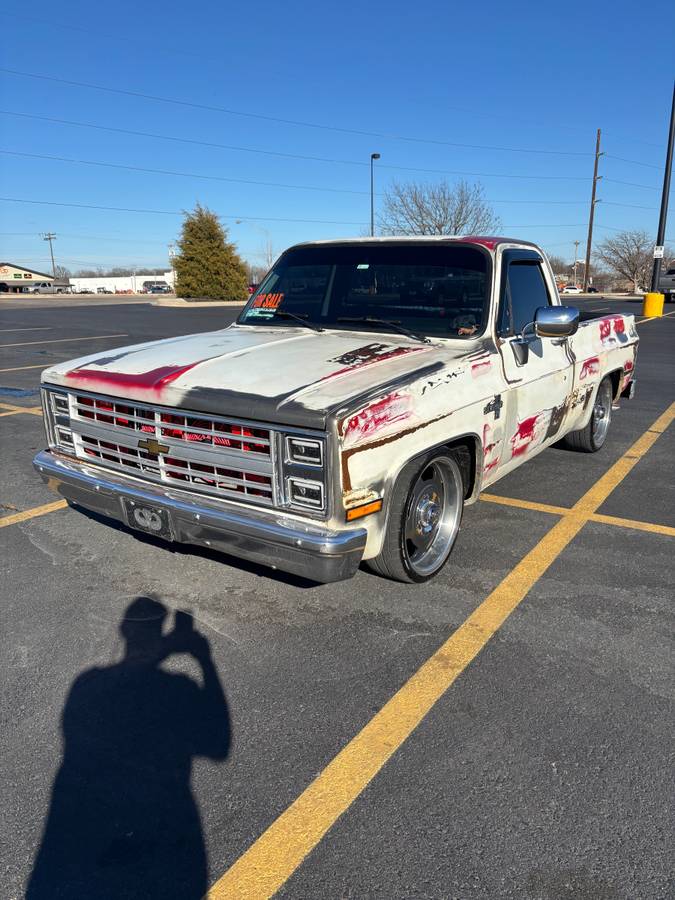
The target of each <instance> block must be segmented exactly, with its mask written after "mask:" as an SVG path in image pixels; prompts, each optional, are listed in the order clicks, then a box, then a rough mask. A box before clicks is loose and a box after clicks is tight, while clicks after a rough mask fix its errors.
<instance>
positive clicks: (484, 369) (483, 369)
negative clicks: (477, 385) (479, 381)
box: [471, 359, 492, 378]
mask: <svg viewBox="0 0 675 900" xmlns="http://www.w3.org/2000/svg"><path fill="white" fill-rule="evenodd" d="M491 366H492V361H491V360H490V359H484V360H481V361H480V362H475V363H473V364H472V365H471V375H472V376H473V377H474V378H480V376H481V375H487V373H488V372H489V371H490V368H491Z"/></svg>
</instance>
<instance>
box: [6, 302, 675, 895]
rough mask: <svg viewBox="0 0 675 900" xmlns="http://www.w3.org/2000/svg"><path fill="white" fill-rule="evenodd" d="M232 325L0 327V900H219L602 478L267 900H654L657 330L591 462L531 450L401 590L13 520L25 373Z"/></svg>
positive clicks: (36, 314) (671, 438) (160, 322)
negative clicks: (602, 487) (506, 611)
mask: <svg viewBox="0 0 675 900" xmlns="http://www.w3.org/2000/svg"><path fill="white" fill-rule="evenodd" d="M66 300H67V298H66ZM576 300H577V298H575V301H576ZM581 305H583V306H585V307H586V308H590V309H598V310H601V309H603V308H604V307H607V306H608V305H611V309H612V311H617V312H631V313H633V314H636V316H638V318H641V316H640V315H639V314H640V304H639V303H635V302H632V303H631V302H620V301H616V300H612V301H606V300H604V299H603V298H602V297H598V298H597V299H596V298H594V299H593V300H584V301H581ZM237 312H238V310H232V309H228V308H226V307H223V306H218V307H214V308H208V307H206V308H205V307H199V308H190V307H186V308H182V307H157V306H152V305H150V304H149V303H139V302H131V301H127V300H124V301H123V302H114V301H113V300H112V299H111V298H106V301H105V302H104V303H101V302H100V301H98V300H97V299H95V298H90V302H84V303H82V302H77V303H73V302H60V301H59V300H56V299H54V300H51V298H50V300H49V301H47V300H46V299H45V298H40V302H36V301H35V300H33V299H31V301H30V303H29V304H27V305H23V304H22V303H21V301H19V300H7V299H5V298H2V300H1V301H0V345H1V346H0V353H1V357H0V404H2V406H0V449H1V451H2V461H3V467H2V477H1V481H0V541H1V542H2V551H1V552H2V559H3V563H4V566H3V568H4V576H5V577H4V589H3V599H2V604H1V605H0V611H1V614H2V623H1V628H0V635H1V638H0V640H1V642H2V645H1V646H2V652H1V653H0V664H1V665H2V729H1V734H2V739H1V740H2V760H3V778H2V783H1V787H0V808H2V811H3V814H2V817H0V840H1V842H2V844H3V846H4V849H5V853H4V858H5V861H4V865H3V868H2V870H1V873H0V895H1V896H2V897H6V898H20V897H23V896H26V895H27V896H29V897H31V898H50V900H51V898H61V897H68V898H71V897H78V898H79V897H82V898H84V897H86V898H99V897H110V898H116V900H118V898H132V897H133V898H137V897H138V898H140V897H143V898H155V897H158V898H159V897H162V898H163V900H167V898H181V900H182V898H191V897H195V898H197V897H201V896H203V894H204V893H205V891H206V890H207V889H208V888H209V887H213V886H215V887H213V893H212V897H214V898H216V897H217V898H220V897H225V896H246V894H245V893H243V892H240V893H238V894H237V893H236V892H228V891H229V889H227V888H225V887H223V885H224V884H226V882H223V881H220V879H221V878H222V876H223V875H225V873H227V872H228V871H229V870H230V869H231V867H232V866H233V865H235V864H236V863H237V861H238V860H240V859H241V858H242V856H243V855H244V854H246V853H247V851H250V848H252V847H254V848H255V847H258V846H260V844H259V843H257V842H258V841H259V838H260V836H261V835H263V834H264V833H265V832H266V829H268V828H269V827H270V826H271V825H272V824H273V823H274V822H275V821H276V820H278V819H279V817H280V816H282V817H283V816H284V815H286V816H287V814H286V811H287V810H288V808H289V807H290V806H291V804H293V803H294V802H295V801H296V800H297V798H298V797H301V796H302V795H303V792H305V791H306V789H307V788H308V786H309V785H311V784H312V783H314V780H315V779H316V778H317V776H318V775H320V773H325V770H326V767H327V766H329V764H330V763H331V761H332V760H334V759H335V757H336V755H337V754H339V753H340V752H341V751H342V750H343V749H344V748H348V747H350V746H352V745H353V741H354V739H355V738H356V737H357V736H358V735H359V734H360V733H361V732H362V729H364V728H367V727H368V725H369V723H371V722H372V720H373V717H376V716H377V715H378V714H379V712H380V711H381V710H382V709H383V707H385V705H386V704H387V703H388V701H390V700H391V698H393V697H395V696H397V695H398V694H397V692H399V691H400V689H401V688H402V687H403V686H404V685H405V684H406V683H407V682H408V680H409V679H411V677H412V676H414V675H415V673H416V672H418V670H419V669H420V667H421V666H422V665H423V664H424V663H425V661H427V660H428V659H429V658H430V657H432V656H433V655H434V654H436V653H437V651H438V650H439V648H442V647H444V646H445V642H446V641H447V640H448V638H449V637H452V635H453V634H454V633H455V632H456V630H457V629H460V628H461V626H462V623H464V622H465V621H466V620H467V618H468V617H469V616H471V615H472V614H473V613H474V612H475V611H476V610H478V609H480V608H482V606H483V604H484V602H485V601H486V598H488V597H490V596H492V593H493V592H494V591H495V590H497V591H499V590H500V585H502V584H503V583H504V580H505V579H508V578H509V577H510V573H512V572H514V571H519V570H518V568H517V567H518V566H519V564H521V560H523V559H524V558H529V557H528V554H530V553H531V552H532V551H533V549H534V550H536V548H537V547H539V545H540V542H541V541H542V540H544V539H546V536H547V534H549V532H550V531H551V529H552V528H554V527H555V525H556V523H557V522H559V521H561V520H562V519H564V516H565V513H564V510H567V509H570V508H571V507H573V506H574V504H576V503H577V501H579V500H580V498H582V497H584V496H585V495H586V494H587V492H588V491H590V490H596V486H597V484H598V481H599V479H601V478H602V477H603V476H605V475H606V473H608V472H609V471H610V470H611V471H613V472H619V474H618V475H616V477H615V482H616V484H615V486H614V487H613V489H611V490H610V491H609V492H608V493H607V497H606V499H604V502H602V504H601V505H600V507H599V508H598V509H597V512H596V514H594V517H593V518H589V519H588V520H587V521H584V522H583V523H581V524H580V525H579V530H578V533H575V536H574V537H573V538H572V539H571V540H570V541H569V543H568V544H566V545H565V546H564V547H562V549H561V550H560V552H559V553H557V554H556V556H555V558H553V557H552V558H551V560H550V565H548V567H547V568H545V570H544V571H543V573H542V574H541V577H538V578H536V579H534V581H533V583H532V586H531V588H530V589H529V590H527V591H526V593H525V595H524V599H522V601H520V602H518V603H517V604H516V605H515V606H514V608H513V611H512V612H511V614H510V615H508V617H507V618H506V619H505V621H504V622H503V624H501V625H499V626H498V627H496V628H495V632H494V635H493V636H492V637H491V639H489V640H487V641H486V642H485V645H484V646H483V647H482V649H481V650H480V652H479V653H478V654H477V655H476V656H475V658H474V659H473V660H472V661H470V662H469V663H468V664H467V665H466V666H465V667H464V668H463V669H462V671H461V673H460V674H459V675H458V677H456V679H455V680H454V681H453V682H452V684H451V685H450V686H449V687H448V689H447V690H446V691H445V692H443V693H442V694H441V696H440V699H438V702H437V703H435V704H434V705H432V707H431V709H430V711H429V713H428V714H427V715H425V716H424V717H422V720H421V721H420V723H419V725H418V726H417V727H416V728H414V729H412V733H411V734H410V736H409V737H408V738H407V739H405V740H402V741H394V745H393V752H392V755H391V757H390V758H388V760H387V761H386V762H384V764H383V765H382V766H381V767H380V768H379V769H378V770H377V772H376V773H375V774H374V777H373V778H372V780H370V781H369V783H367V784H366V785H365V786H364V787H363V789H362V790H361V789H358V790H356V791H352V793H351V794H350V790H349V788H348V787H347V788H345V787H344V785H343V786H342V787H341V788H340V790H343V789H344V791H345V793H344V796H345V797H347V798H348V799H346V800H345V801H344V802H342V806H340V804H339V803H338V804H337V806H336V809H337V810H338V814H336V815H335V816H334V817H333V818H334V820H335V821H334V824H332V825H331V827H329V828H328V829H327V830H326V832H325V834H323V835H322V836H321V839H320V840H318V842H317V844H316V846H315V848H314V849H313V850H311V852H309V853H308V854H307V855H306V856H305V857H304V860H303V861H302V862H301V863H300V864H299V865H295V864H293V865H290V866H287V868H288V869H290V870H289V871H287V872H286V875H285V877H284V876H281V877H280V879H279V895H280V896H282V897H287V898H298V900H300V898H303V900H304V898H313V897H322V898H347V897H350V898H351V897H353V898H366V897H373V898H380V897H382V898H394V897H395V898H408V897H419V898H449V897H457V898H462V900H465V898H467V900H468V898H495V897H513V898H527V900H539V898H542V900H549V898H550V900H558V898H568V897H569V898H575V900H576V898H587V900H604V898H608V900H609V898H621V900H628V898H630V900H633V898H635V900H652V898H670V897H672V896H673V895H674V894H675V879H674V875H673V864H672V848H673V846H674V844H675V820H674V816H673V805H672V797H673V796H675V790H674V788H675V785H674V783H673V782H674V778H673V772H674V771H675V767H674V766H673V754H672V747H673V740H672V733H673V706H672V701H673V697H674V695H675V690H674V688H675V684H674V679H673V659H674V658H675V655H674V652H673V651H674V646H673V644H674V641H673V608H672V601H673V587H672V586H673V582H674V580H675V579H674V577H673V576H674V568H675V567H674V565H673V549H674V546H675V545H674V543H673V541H674V540H675V537H674V533H673V528H675V483H674V482H675V479H674V476H673V463H672V460H673V456H674V454H675V422H674V423H673V424H670V425H669V426H668V424H667V423H666V424H664V421H665V420H664V419H663V415H664V414H665V413H667V411H668V410H669V409H670V407H671V404H672V403H673V401H674V400H675V391H674V390H673V385H674V383H675V378H674V371H673V359H674V352H673V351H674V347H675V316H673V315H669V316H667V317H665V318H662V319H658V320H647V321H643V322H641V323H640V325H639V332H640V338H641V344H640V351H639V355H638V363H637V379H638V391H637V395H636V398H635V400H633V401H632V402H622V403H621V408H620V409H619V410H617V411H616V412H615V415H614V418H613V421H612V427H611V430H610V435H609V438H608V442H607V444H606V446H605V447H604V448H603V450H602V451H601V452H600V453H598V454H578V453H572V452H569V451H567V450H564V449H560V448H558V447H554V448H551V449H549V450H547V451H545V452H544V453H543V454H541V455H540V456H538V457H537V458H536V459H534V460H533V461H531V462H529V463H527V464H526V465H524V466H522V467H520V468H519V469H518V470H517V471H516V472H514V473H512V474H511V475H509V476H507V477H506V478H504V479H503V480H502V481H500V482H499V483H498V484H497V485H495V487H494V488H493V489H491V491H490V494H491V495H494V496H493V497H492V499H486V500H482V501H481V502H479V503H477V504H476V505H474V506H472V507H470V508H468V509H467V510H466V514H465V518H464V523H463V528H462V532H461V534H460V537H459V539H458V542H457V545H456V547H455V549H454V551H453V554H452V557H451V559H450V561H449V563H448V565H447V566H446V567H445V569H444V570H443V572H442V573H441V575H440V576H439V577H438V578H436V579H435V580H433V581H432V582H430V583H428V584H424V585H402V584H397V583H393V582H389V581H384V580H382V579H380V578H378V577H376V576H374V575H372V574H370V573H369V572H367V571H366V570H363V571H359V572H358V573H357V575H356V577H355V578H353V579H352V580H350V581H347V582H342V583H338V584H330V585H319V586H316V585H312V584H309V583H307V582H304V581H301V580H299V579H296V578H294V577H292V576H287V575H284V574H282V573H274V572H272V571H270V570H267V569H264V568H259V567H257V566H254V565H251V564H247V563H243V562H241V561H236V560H233V559H231V558H228V557H225V556H222V555H219V554H216V553H212V552H209V551H206V550H199V549H194V548H189V547H182V546H176V547H173V546H169V545H166V544H163V543H159V542H156V541H154V540H152V539H149V538H148V539H144V538H142V537H139V535H137V534H134V533H132V532H130V531H129V530H126V529H124V528H121V527H112V526H111V525H110V524H109V523H105V522H103V521H102V520H100V519H97V518H95V517H91V516H87V515H84V514H82V513H81V512H76V511H74V510H71V509H67V508H59V509H54V510H53V511H50V512H44V513H43V514H40V515H34V516H32V515H31V516H29V515H26V516H25V517H23V514H24V513H26V514H27V513H29V512H30V511H31V510H35V509H37V508H40V507H42V506H43V505H46V504H51V503H53V502H54V500H55V499H56V498H55V496H54V495H53V494H52V493H51V492H50V491H49V490H48V489H47V487H46V486H45V485H43V484H42V483H41V482H40V481H39V479H38V478H37V477H36V475H35V474H34V472H33V470H32V466H31V460H32V457H33V455H34V453H35V452H36V450H38V449H40V448H42V447H43V446H44V435H43V430H42V423H41V418H40V416H39V415H38V414H36V410H35V407H36V406H37V405H38V403H39V396H38V382H39V373H40V370H41V369H42V368H44V367H46V366H47V365H49V364H50V363H53V362H55V361H60V360H66V359H69V358H72V357H75V356H79V355H84V354H85V353H87V354H90V353H94V352H96V351H99V350H108V349H112V348H114V347H118V346H123V345H126V344H132V343H136V342H139V341H144V340H149V339H152V338H161V337H169V336H172V335H176V334H185V333H188V332H200V331H208V330H212V329H216V328H220V327H225V326H226V325H227V324H228V323H229V322H230V321H232V319H233V318H234V317H235V315H236V314H237ZM666 312H670V309H669V308H668V307H666ZM17 408H18V409H17ZM5 413H6V415H5ZM655 422H660V423H661V424H659V425H657V426H656V427H654V423H655ZM645 435H646V438H643V436H645ZM640 439H643V440H646V442H647V443H646V444H645V445H644V446H643V445H640V448H639V450H638V451H634V450H631V452H630V453H628V456H626V454H627V451H629V450H630V448H632V447H634V446H635V444H636V442H638V441H639V440H640ZM647 445H648V446H647ZM645 448H646V449H645ZM619 460H622V462H621V463H620V465H619V469H616V468H614V469H613V468H612V467H614V466H615V464H616V463H617V462H618V461H619ZM626 460H627V462H626ZM621 466H623V467H624V468H623V469H622V468H621ZM619 470H620V471H619ZM624 470H625V471H624ZM622 473H623V474H622ZM500 499H501V500H502V501H505V502H500ZM509 501H513V504H510V503H509ZM541 505H546V506H548V507H559V508H562V510H563V512H561V513H555V512H552V511H550V510H549V511H545V510H544V509H543V508H538V506H541ZM603 517H604V518H605V519H606V520H607V521H604V520H603ZM3 519H4V520H5V525H6V527H2V525H3ZM609 519H613V520H617V521H609ZM9 523H11V524H9ZM650 524H651V526H652V527H651V529H650V528H649V527H648V526H649V525H650ZM139 598H141V599H139ZM186 613H187V615H185V614H186ZM148 660H151V663H150V664H148ZM392 740H394V739H393V738H392ZM352 775H354V773H353V772H352ZM357 776H358V772H357V773H356V775H354V777H357ZM322 777H324V776H322ZM333 800H334V793H333V794H330V796H328V800H327V803H332V802H333ZM322 814H323V811H322V810H321V809H317V810H316V812H315V816H316V817H317V818H319V817H320V816H321V815H322ZM280 821H281V823H282V824H281V825H280V826H279V832H280V838H279V840H280V845H281V846H282V847H283V846H284V842H286V845H287V847H288V857H289V858H290V857H291V856H292V852H293V846H294V842H295V841H296V840H297V835H296V834H295V833H294V832H293V830H292V829H291V828H289V829H288V830H287V831H285V830H284V829H286V827H287V826H286V824H285V823H286V822H287V818H282V819H281V820H280ZM311 824H312V823H310V825H311ZM266 852H267V851H265V850H264V848H263V850H262V851H261V854H262V855H261V856H260V857H259V858H261V859H262V860H263V864H264V865H265V866H267V865H268V866H269V867H270V869H274V868H276V869H277V870H279V871H281V870H283V867H284V863H285V861H284V858H283V857H284V854H283V853H281V854H279V853H277V854H276V855H274V854H273V853H271V852H269V853H268V855H267V856H265V853H266ZM243 858H244V859H245V860H246V859H248V858H249V857H248V856H245V857H243ZM286 862H287V861H286ZM219 885H220V887H219ZM249 896H258V895H255V894H250V895H249Z"/></svg>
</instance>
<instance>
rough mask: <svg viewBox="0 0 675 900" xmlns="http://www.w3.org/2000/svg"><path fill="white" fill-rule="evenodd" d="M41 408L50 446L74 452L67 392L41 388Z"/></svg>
mask: <svg viewBox="0 0 675 900" xmlns="http://www.w3.org/2000/svg"><path fill="white" fill-rule="evenodd" d="M42 408H43V410H44V414H45V429H46V431H47V440H48V442H49V446H50V447H59V448H61V449H62V450H66V451H67V452H70V453H72V452H74V450H75V444H74V441H73V432H72V431H71V428H70V402H69V399H68V394H65V393H61V392H60V391H53V390H45V389H44V388H43V389H42Z"/></svg>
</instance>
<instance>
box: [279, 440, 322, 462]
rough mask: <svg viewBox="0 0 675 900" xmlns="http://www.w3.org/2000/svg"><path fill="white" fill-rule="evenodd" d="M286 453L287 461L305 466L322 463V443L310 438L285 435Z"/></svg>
mask: <svg viewBox="0 0 675 900" xmlns="http://www.w3.org/2000/svg"><path fill="white" fill-rule="evenodd" d="M286 454H287V457H288V460H289V462H294V463H299V464H300V465H305V466H321V465H323V443H322V442H321V441H315V440H312V439H310V438H299V437H287V438H286Z"/></svg>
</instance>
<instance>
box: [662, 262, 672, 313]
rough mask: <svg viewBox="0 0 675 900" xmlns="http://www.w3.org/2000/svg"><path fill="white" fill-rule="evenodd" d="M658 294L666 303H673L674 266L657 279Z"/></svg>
mask: <svg viewBox="0 0 675 900" xmlns="http://www.w3.org/2000/svg"><path fill="white" fill-rule="evenodd" d="M659 292H660V293H661V294H663V295H664V297H665V300H666V303H672V302H673V301H675V265H674V264H673V261H671V263H670V265H669V266H668V268H667V269H666V271H665V272H663V274H662V275H661V277H660V278H659Z"/></svg>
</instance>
